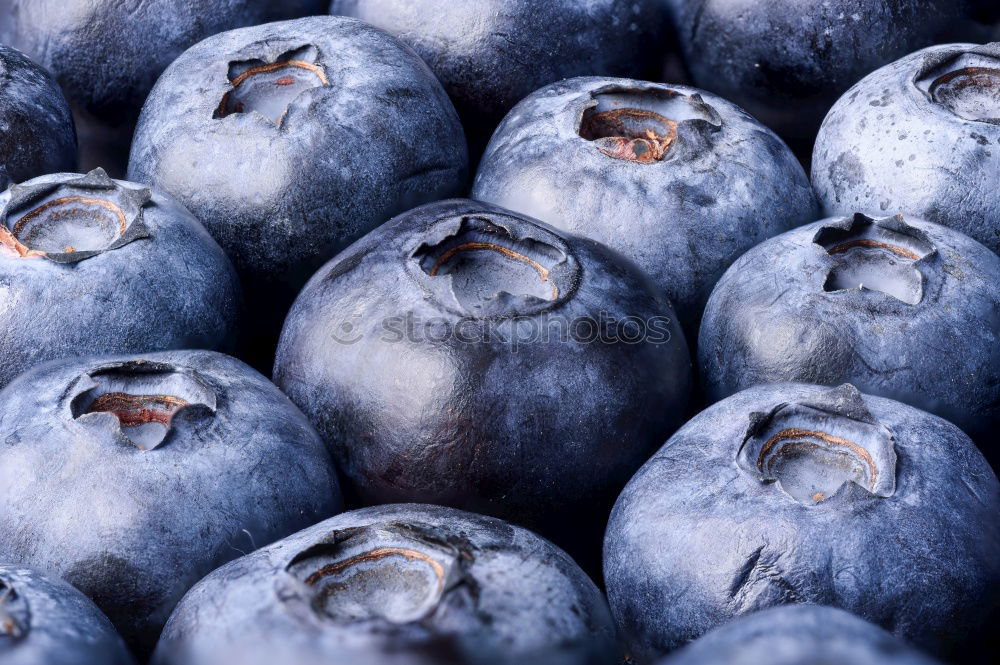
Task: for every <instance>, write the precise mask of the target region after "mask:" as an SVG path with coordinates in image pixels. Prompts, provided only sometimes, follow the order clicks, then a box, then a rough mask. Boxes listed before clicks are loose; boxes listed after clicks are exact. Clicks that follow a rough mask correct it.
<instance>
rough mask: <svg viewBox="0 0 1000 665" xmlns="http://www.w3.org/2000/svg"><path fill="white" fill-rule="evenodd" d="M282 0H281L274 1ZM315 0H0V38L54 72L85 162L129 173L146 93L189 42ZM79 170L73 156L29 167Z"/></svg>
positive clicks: (294, 11) (310, 10)
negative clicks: (67, 161) (127, 167)
mask: <svg viewBox="0 0 1000 665" xmlns="http://www.w3.org/2000/svg"><path fill="white" fill-rule="evenodd" d="M275 5H277V6H275ZM322 5H323V3H322V2H317V0H293V1H287V0H281V1H280V2H276V1H275V0H156V2H142V1H137V0H129V1H127V2H123V1H122V0H0V43H3V44H8V45H10V46H13V47H15V48H17V49H19V50H21V51H23V52H24V53H26V54H27V55H28V57H30V58H31V59H33V60H34V61H35V62H37V63H38V64H39V65H41V66H42V67H44V68H45V69H46V70H48V71H50V72H52V75H53V76H54V77H55V79H56V80H57V81H58V82H59V85H60V86H62V89H63V91H64V92H65V93H66V97H67V98H68V99H69V103H70V106H71V107H72V108H73V113H74V116H75V117H76V123H77V130H78V132H79V136H80V167H81V168H84V169H88V170H89V169H91V168H94V167H102V168H104V169H105V170H107V171H108V172H109V173H111V174H112V175H114V176H115V177H119V176H121V175H123V174H124V169H125V164H126V162H127V160H128V146H129V142H130V140H131V135H132V130H133V129H134V126H135V121H136V119H137V118H138V116H139V110H140V109H141V108H142V104H143V101H144V100H145V99H146V96H147V95H148V94H149V91H150V90H151V89H152V87H153V84H154V83H155V82H156V79H157V77H158V76H160V74H161V73H163V70H164V69H166V67H167V65H169V64H170V63H171V62H172V61H173V60H174V59H175V58H176V57H177V56H179V55H180V54H181V52H183V51H184V49H186V48H188V47H189V46H192V45H193V44H195V43H197V42H199V41H201V40H202V39H205V38H206V37H209V36H210V35H214V34H215V33H217V32H221V31H223V30H231V29H233V28H239V27H242V26H246V25H253V24H255V23H264V22H266V21H274V20H279V19H282V18H293V17H296V16H304V15H306V14H318V13H321V9H322ZM73 170H76V166H75V165H74V164H70V165H68V166H60V167H58V168H49V169H46V170H45V171H42V172H39V173H33V174H32V175H42V173H53V172H57V171H73Z"/></svg>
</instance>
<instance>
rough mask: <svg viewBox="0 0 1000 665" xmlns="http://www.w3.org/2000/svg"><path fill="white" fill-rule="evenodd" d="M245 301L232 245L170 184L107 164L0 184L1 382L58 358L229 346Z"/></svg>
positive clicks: (3, 382)
mask: <svg viewBox="0 0 1000 665" xmlns="http://www.w3.org/2000/svg"><path fill="white" fill-rule="evenodd" d="M241 306H242V294H241V291H240V284H239V279H238V277H237V276H236V272H235V270H234V269H233V266H232V264H231V263H230V261H229V259H228V258H227V257H226V255H225V253H224V252H223V251H222V249H221V248H220V247H219V246H218V245H217V244H216V242H215V241H214V240H212V238H211V236H209V235H208V233H206V232H205V229H204V228H203V227H202V226H201V224H199V223H198V221H197V220H196V219H195V218H194V217H192V216H191V213H189V212H188V211H187V210H185V209H184V208H183V207H182V206H181V205H180V204H178V203H177V201H175V200H174V199H172V198H170V197H169V196H165V195H164V194H163V193H162V192H159V191H151V190H150V189H149V188H147V187H144V186H142V185H138V184H135V183H130V182H125V181H121V180H112V179H111V178H108V177H107V175H106V174H105V173H104V172H103V171H101V170H100V169H97V170H95V171H93V172H91V173H89V174H86V175H80V174H75V173H57V174H53V175H47V176H42V177H39V178H35V179H33V180H29V181H27V182H24V183H21V184H19V185H15V186H13V187H11V188H10V189H8V190H7V191H5V192H3V193H0V339H2V341H3V349H4V352H3V353H2V354H0V388H2V387H3V386H5V385H7V384H8V383H9V382H10V381H11V380H13V379H14V377H16V376H17V375H18V374H20V373H21V372H23V371H25V370H27V369H29V368H30V367H32V366H33V365H36V364H38V363H41V362H44V361H47V360H52V359H55V358H64V357H68V356H82V355H92V354H109V353H138V352H143V351H158V350H163V349H178V348H191V347H194V348H208V349H228V348H230V346H231V345H232V344H233V340H234V339H235V338H236V336H237V332H238V330H239V328H238V325H237V319H238V314H239V310H240V308H241Z"/></svg>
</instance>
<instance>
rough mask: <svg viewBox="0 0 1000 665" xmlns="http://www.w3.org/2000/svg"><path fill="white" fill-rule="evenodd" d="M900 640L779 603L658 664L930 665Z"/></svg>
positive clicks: (851, 619)
mask: <svg viewBox="0 0 1000 665" xmlns="http://www.w3.org/2000/svg"><path fill="white" fill-rule="evenodd" d="M935 662H936V661H933V660H931V659H930V658H928V657H927V656H925V655H924V654H922V653H920V652H919V651H917V650H915V649H914V648H913V647H911V646H909V645H907V644H906V642H904V641H903V640H901V639H899V638H898V637H895V636H893V635H890V634H889V633H887V632H885V631H884V630H882V629H881V628H879V627H878V626H875V625H873V624H871V623H868V622H867V621H865V620H863V619H859V618H858V617H856V616H854V615H852V614H849V613H847V612H844V611H843V610H838V609H835V608H832V607H825V606H823V605H782V606H779V607H774V608H771V609H767V610H762V611H760V612H754V613H753V614H748V615H746V616H744V617H742V618H739V619H735V620H733V621H731V622H729V623H727V624H723V625H722V626H720V627H718V628H716V629H714V630H712V631H710V632H708V633H707V634H705V635H704V636H702V637H700V638H698V639H697V640H695V641H694V642H692V643H691V644H690V645H689V646H687V647H685V648H684V649H682V650H680V651H678V652H677V653H676V654H674V655H671V656H669V657H667V658H666V659H664V660H663V661H660V663H659V665H721V664H722V663H726V664H727V665H760V663H768V665H820V664H821V663H852V664H853V665H934V664H935Z"/></svg>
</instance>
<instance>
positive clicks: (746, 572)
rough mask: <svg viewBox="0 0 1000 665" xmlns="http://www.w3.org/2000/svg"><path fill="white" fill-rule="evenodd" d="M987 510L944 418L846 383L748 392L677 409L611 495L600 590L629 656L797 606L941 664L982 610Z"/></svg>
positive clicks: (993, 579) (990, 534) (996, 581)
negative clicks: (866, 624) (817, 608)
mask: <svg viewBox="0 0 1000 665" xmlns="http://www.w3.org/2000/svg"><path fill="white" fill-rule="evenodd" d="M998 517H1000V483H998V482H997V478H996V476H995V475H994V474H993V472H992V470H991V469H990V467H989V464H987V462H986V460H985V459H984V458H983V456H982V454H980V452H979V451H978V450H977V449H976V447H975V446H974V445H973V443H972V441H971V440H970V439H969V438H968V437H967V436H966V435H965V434H963V433H962V431H961V430H959V429H958V428H957V427H955V426H954V425H952V424H951V423H949V422H947V421H945V420H943V419H941V418H938V417H936V416H932V415H930V414H928V413H925V412H923V411H920V410H918V409H915V408H913V407H910V406H906V405H905V404H902V403H900V402H895V401H892V400H888V399H885V398H881V397H872V396H868V395H861V394H860V393H858V391H857V389H855V388H854V387H853V386H851V385H849V384H845V385H844V386H841V387H839V388H828V387H823V386H815V385H808V384H793V383H780V384H768V385H761V386H755V387H753V388H750V389H749V390H745V391H743V392H740V393H737V394H736V395H733V396H732V397H729V398H728V399H725V400H723V401H721V402H718V403H717V404H714V405H712V406H710V407H709V408H708V409H706V410H704V411H702V412H701V413H700V414H698V415H697V416H695V418H693V419H692V420H691V421H690V422H688V423H687V424H686V425H685V426H684V427H682V428H681V429H680V430H679V431H678V432H677V433H676V434H675V435H674V436H673V437H671V439H670V440H669V441H668V442H667V443H666V444H665V445H664V446H663V448H661V449H660V451H659V452H658V453H656V454H655V455H654V456H653V457H652V458H651V459H650V460H649V461H648V462H647V463H646V464H645V465H644V466H643V467H642V469H640V471H639V472H638V473H637V474H636V475H635V477H634V478H632V480H631V481H630V482H629V484H628V486H627V487H626V488H625V490H624V491H623V492H622V495H621V496H620V497H619V498H618V502H617V503H616V504H615V509H614V512H613V513H612V515H611V520H610V522H609V524H608V530H607V535H606V537H605V541H604V574H605V583H606V587H607V590H608V600H609V602H610V605H611V610H612V613H613V614H614V616H615V620H616V623H617V625H618V628H619V630H620V631H621V634H622V637H623V639H625V640H626V643H627V644H628V646H629V647H630V652H631V653H632V654H633V655H634V657H635V659H636V661H637V662H644V661H648V660H651V659H653V658H655V657H656V656H658V655H660V654H663V653H665V652H667V651H670V650H673V649H676V648H678V647H681V646H683V645H684V644H686V643H688V642H690V641H691V640H694V639H696V638H698V637H699V636H701V635H702V634H704V633H705V632H707V631H708V630H711V629H712V628H714V627H716V626H718V625H720V624H722V623H724V622H726V621H729V620H731V619H734V618H736V617H739V616H742V615H745V614H749V613H751V612H755V611H758V610H762V609H766V608H768V607H772V606H775V605H784V604H797V603H809V604H825V605H831V606H834V607H839V608H840V609H843V610H847V611H849V612H852V613H854V614H856V615H857V616H859V617H861V618H863V619H866V620H868V621H871V622H873V623H876V624H878V625H880V626H881V627H882V628H884V629H886V630H888V631H889V632H891V633H893V634H895V635H896V636H897V637H900V638H902V639H904V640H906V641H909V642H910V643H912V644H913V645H914V646H916V647H918V648H922V649H926V650H928V651H929V652H932V653H938V654H941V655H942V656H947V655H948V654H954V653H955V652H956V651H959V650H961V649H962V648H963V647H964V646H965V645H966V644H967V643H968V642H969V641H970V638H972V637H974V636H982V635H985V634H986V633H983V632H981V631H983V630H984V626H985V623H986V621H987V620H988V619H989V617H990V615H991V613H994V612H996V611H997V609H998V608H1000V519H998ZM986 630H987V632H988V629H986ZM847 662H849V661H847Z"/></svg>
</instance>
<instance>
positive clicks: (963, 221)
mask: <svg viewBox="0 0 1000 665" xmlns="http://www.w3.org/2000/svg"><path fill="white" fill-rule="evenodd" d="M998 180H1000V42H997V43H995V44H989V45H986V46H977V45H975V44H945V45H941V46H934V47H931V48H928V49H925V50H923V51H920V52H918V53H914V54H912V55H909V56H907V57H905V58H903V59H902V60H898V61H897V62H894V63H892V64H891V65H887V66H886V67H883V68H882V69H879V70H878V71H876V72H875V73H873V74H871V75H870V76H868V77H867V78H865V79H864V80H862V81H861V82H860V83H858V84H857V85H856V86H854V88H852V89H851V90H850V91H849V92H848V93H847V94H846V95H844V97H842V98H841V100H840V101H839V102H837V104H836V105H835V106H834V107H833V110H831V111H830V115H829V116H827V119H826V120H825V121H824V123H823V127H822V129H821V130H820V133H819V137H818V138H817V140H816V150H815V155H814V157H813V182H814V183H815V185H816V192H817V194H818V195H819V198H820V201H821V202H822V205H823V208H824V210H825V211H826V213H827V214H829V215H835V214H848V213H850V212H853V211H855V210H865V211H880V212H882V213H888V214H894V213H897V212H904V213H908V214H911V215H914V216H917V217H922V218H924V219H927V220H929V221H932V222H937V223H938V224H944V225H945V226H950V227H952V228H954V229H958V230H959V231H962V232H963V233H966V234H968V235H970V236H972V237H973V238H975V239H976V240H978V241H979V242H981V243H983V244H984V245H986V246H987V247H989V248H990V249H992V250H993V251H994V252H998V251H1000V190H998V189H997V182H998Z"/></svg>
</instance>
